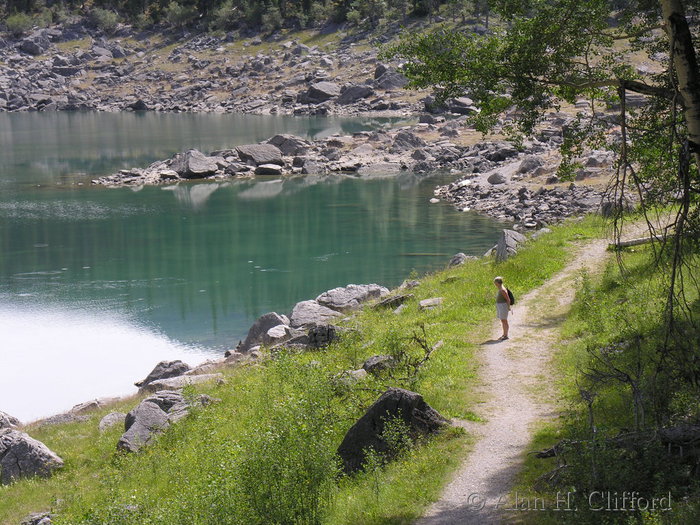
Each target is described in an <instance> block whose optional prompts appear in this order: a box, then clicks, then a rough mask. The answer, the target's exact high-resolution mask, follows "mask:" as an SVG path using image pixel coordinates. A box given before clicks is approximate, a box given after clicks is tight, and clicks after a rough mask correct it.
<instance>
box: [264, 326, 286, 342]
mask: <svg viewBox="0 0 700 525" xmlns="http://www.w3.org/2000/svg"><path fill="white" fill-rule="evenodd" d="M291 337H292V332H291V329H290V328H289V326H287V325H284V324H279V325H277V326H273V327H272V328H270V329H269V330H268V331H267V332H265V334H264V335H263V337H262V344H264V345H265V346H273V345H276V344H280V343H284V342H285V341H288V340H289V339H290V338H291Z"/></svg>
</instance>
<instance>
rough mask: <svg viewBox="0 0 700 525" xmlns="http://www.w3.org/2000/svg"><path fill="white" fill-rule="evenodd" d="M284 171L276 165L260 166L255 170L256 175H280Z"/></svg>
mask: <svg viewBox="0 0 700 525" xmlns="http://www.w3.org/2000/svg"><path fill="white" fill-rule="evenodd" d="M283 172H284V170H283V169H282V166H279V165H277V164H260V165H259V166H258V167H256V168H255V174H256V175H282V173H283Z"/></svg>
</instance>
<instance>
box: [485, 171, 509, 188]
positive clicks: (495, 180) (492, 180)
mask: <svg viewBox="0 0 700 525" xmlns="http://www.w3.org/2000/svg"><path fill="white" fill-rule="evenodd" d="M486 180H487V181H488V182H489V184H493V185H496V184H505V183H506V181H507V180H508V179H506V176H505V175H503V174H502V173H499V172H496V173H492V174H491V175H489V178H488V179H486Z"/></svg>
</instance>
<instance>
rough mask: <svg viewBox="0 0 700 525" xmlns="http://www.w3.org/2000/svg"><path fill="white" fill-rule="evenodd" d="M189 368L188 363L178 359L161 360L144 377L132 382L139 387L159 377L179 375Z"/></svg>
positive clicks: (165, 377)
mask: <svg viewBox="0 0 700 525" xmlns="http://www.w3.org/2000/svg"><path fill="white" fill-rule="evenodd" d="M189 369H190V365H188V364H187V363H183V362H182V361H180V360H179V359H177V360H175V361H161V362H160V363H158V364H157V365H156V366H155V368H154V369H153V370H151V373H150V374H148V375H147V376H146V379H143V380H141V381H137V382H136V383H134V384H135V385H136V386H138V387H140V388H143V387H145V386H147V385H149V384H150V383H153V382H154V381H157V380H159V379H167V378H169V377H177V376H181V375H182V374H184V373H185V372H187V371H188V370H189Z"/></svg>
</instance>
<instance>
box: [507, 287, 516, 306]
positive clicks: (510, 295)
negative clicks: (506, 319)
mask: <svg viewBox="0 0 700 525" xmlns="http://www.w3.org/2000/svg"><path fill="white" fill-rule="evenodd" d="M506 292H508V297H509V298H510V304H511V306H512V305H514V304H515V296H514V295H513V292H511V291H510V288H506Z"/></svg>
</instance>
